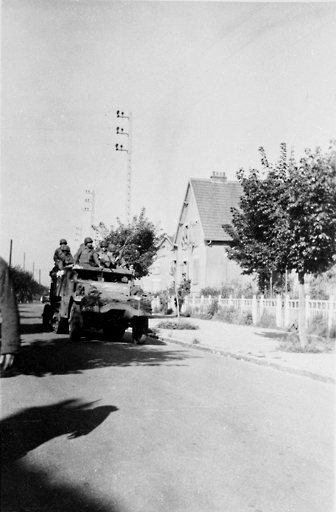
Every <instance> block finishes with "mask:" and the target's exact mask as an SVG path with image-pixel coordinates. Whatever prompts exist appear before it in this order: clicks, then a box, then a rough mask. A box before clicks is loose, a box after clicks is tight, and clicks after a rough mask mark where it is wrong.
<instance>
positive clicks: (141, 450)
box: [1, 305, 334, 512]
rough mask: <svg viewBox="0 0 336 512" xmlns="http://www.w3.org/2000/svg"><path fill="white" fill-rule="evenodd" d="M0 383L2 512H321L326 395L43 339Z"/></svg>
mask: <svg viewBox="0 0 336 512" xmlns="http://www.w3.org/2000/svg"><path fill="white" fill-rule="evenodd" d="M40 310H41V307H40V306H39V305H37V306H36V305H34V306H24V307H23V308H22V322H23V329H24V332H25V333H26V334H24V336H23V340H24V345H23V349H22V354H21V358H20V361H19V366H18V371H17V372H16V375H14V376H12V377H8V378H4V379H2V381H1V387H2V390H1V395H2V422H1V427H2V442H3V446H2V458H3V461H2V472H3V481H2V494H3V496H2V511H3V512H14V511H15V512H20V511H22V512H23V511H25V512H26V511H28V512H33V511H34V512H40V511H43V512H47V511H48V512H56V511H57V512H58V511H66V512H70V511H71V512H77V511H81V512H82V511H92V512H94V511H97V512H98V511H101V512H144V511H146V512H159V511H162V512H168V511H169V512H204V511H209V512H231V511H232V512H272V511H279V512H286V511H288V512H289V511H290V512H297V511H300V512H301V511H302V512H315V511H316V512H321V511H323V512H329V511H332V510H333V494H334V424H333V423H334V421H333V419H334V414H333V411H334V386H333V385H331V384H326V383H321V382H318V381H314V380H310V379H303V378H302V377H300V376H296V375H291V374H287V373H282V372H277V371H274V370H272V369H269V368H266V367H262V366H257V365H250V364H248V363H245V362H243V361H237V360H233V359H226V358H223V357H219V356H217V355H216V354H211V353H208V352H201V351H198V350H195V349H192V348H186V347H181V346H179V345H175V344H168V343H162V342H159V341H155V340H150V339H149V340H148V343H147V344H146V345H145V346H141V347H139V346H133V345H131V344H130V343H127V335H126V339H125V343H118V344H106V343H103V342H100V341H99V340H98V341H92V342H86V341H83V342H80V343H76V344H71V343H69V342H68V340H67V339H66V338H65V337H62V336H55V335H54V334H52V333H43V332H41V328H40V319H39V318H37V317H36V315H39V314H40V312H41V311H40Z"/></svg>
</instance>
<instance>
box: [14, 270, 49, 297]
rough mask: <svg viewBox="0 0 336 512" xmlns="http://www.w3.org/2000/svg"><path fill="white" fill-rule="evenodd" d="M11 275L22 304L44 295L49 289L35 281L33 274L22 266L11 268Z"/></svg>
mask: <svg viewBox="0 0 336 512" xmlns="http://www.w3.org/2000/svg"><path fill="white" fill-rule="evenodd" d="M11 275H12V280H13V286H14V289H15V293H16V296H17V297H18V299H19V300H20V301H21V302H25V301H32V300H33V297H34V296H36V295H43V294H45V293H47V292H48V289H47V288H46V287H45V286H43V285H41V284H39V283H38V282H37V281H35V279H34V277H33V274H32V273H31V272H28V271H27V270H23V269H22V268H21V267H20V266H18V265H17V266H15V267H11Z"/></svg>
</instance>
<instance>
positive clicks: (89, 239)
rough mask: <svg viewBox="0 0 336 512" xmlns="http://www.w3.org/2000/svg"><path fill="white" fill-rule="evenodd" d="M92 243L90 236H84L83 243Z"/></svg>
mask: <svg viewBox="0 0 336 512" xmlns="http://www.w3.org/2000/svg"><path fill="white" fill-rule="evenodd" d="M90 243H91V244H93V240H92V238H90V237H89V236H87V237H86V238H84V244H85V245H86V244H90Z"/></svg>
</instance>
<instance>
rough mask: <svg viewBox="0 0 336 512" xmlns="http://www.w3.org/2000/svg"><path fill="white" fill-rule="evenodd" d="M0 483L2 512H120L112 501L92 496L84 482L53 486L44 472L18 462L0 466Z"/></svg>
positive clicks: (90, 489) (50, 479) (50, 478)
mask: <svg viewBox="0 0 336 512" xmlns="http://www.w3.org/2000/svg"><path fill="white" fill-rule="evenodd" d="M1 480H2V486H1V512H84V511H85V512H122V508H121V507H119V506H118V505H116V504H115V501H116V500H114V499H113V498H111V503H106V502H104V500H102V499H101V498H98V497H94V495H93V494H94V491H95V490H94V489H92V488H91V487H90V486H89V484H87V483H86V482H84V483H83V486H79V485H73V484H72V483H71V482H69V483H62V484H60V483H55V482H53V481H52V475H50V474H49V473H47V472H46V471H45V470H42V469H40V468H37V467H28V466H27V464H25V463H23V462H21V461H20V462H16V463H13V464H5V465H2V468H1ZM112 500H113V503H112Z"/></svg>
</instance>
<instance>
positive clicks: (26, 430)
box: [0, 400, 118, 463]
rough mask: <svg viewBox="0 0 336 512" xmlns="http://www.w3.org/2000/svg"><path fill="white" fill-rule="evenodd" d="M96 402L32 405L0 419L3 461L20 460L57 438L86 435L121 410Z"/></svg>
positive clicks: (72, 401) (69, 401)
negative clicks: (93, 406)
mask: <svg viewBox="0 0 336 512" xmlns="http://www.w3.org/2000/svg"><path fill="white" fill-rule="evenodd" d="M93 404H94V402H88V403H80V402H78V401H77V400H66V401H63V402H60V403H58V404H56V405H46V406H42V407H31V408H29V409H25V410H23V411H21V412H19V413H17V414H15V415H13V416H10V417H9V418H6V419H5V420H3V421H1V422H0V433H1V463H6V462H8V461H14V460H17V459H20V458H21V457H24V456H25V455H26V454H27V453H28V452H29V451H31V450H34V449H35V448H37V447H38V446H40V445H41V444H44V443H46V442H47V441H50V439H53V438H54V437H58V436H62V435H64V434H68V439H75V438H76V437H80V436H86V435H87V434H89V433H90V432H92V431H93V430H94V429H95V428H97V427H98V426H99V425H100V424H101V423H103V421H105V419H106V418H107V417H108V416H109V415H110V414H111V412H115V411H117V410H118V408H117V407H115V406H112V405H109V406H101V407H95V408H92V405H93Z"/></svg>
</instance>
